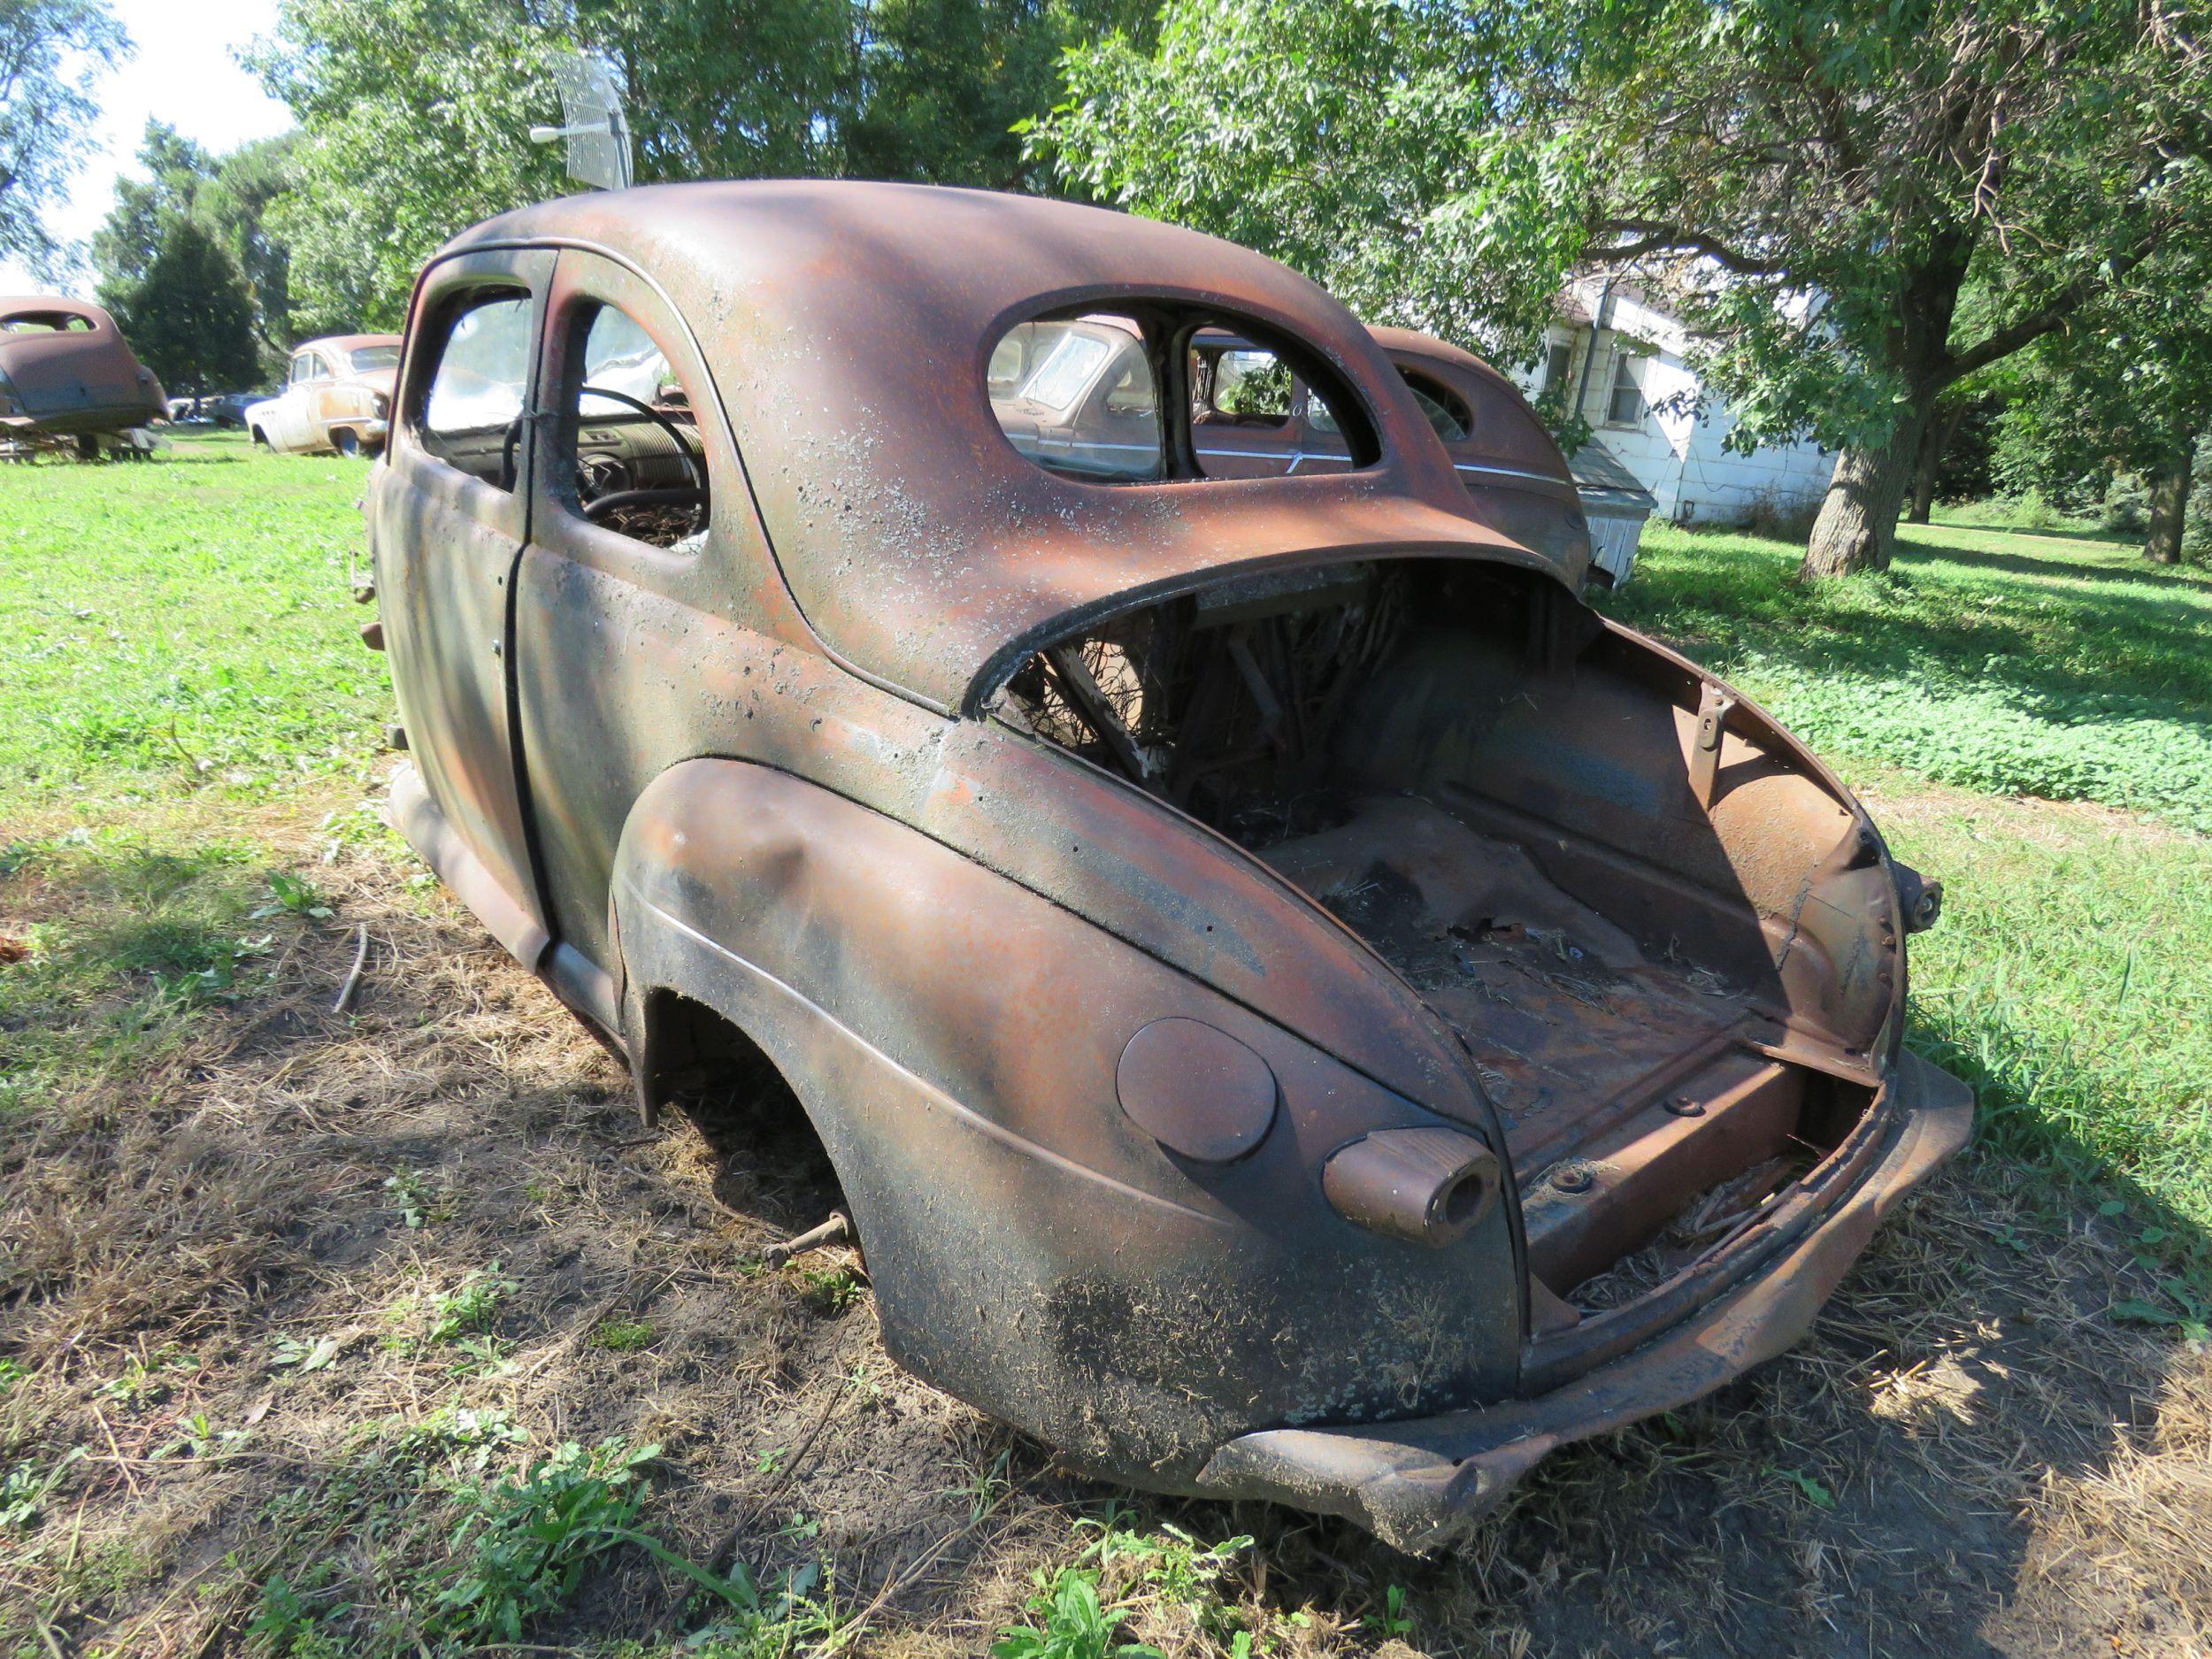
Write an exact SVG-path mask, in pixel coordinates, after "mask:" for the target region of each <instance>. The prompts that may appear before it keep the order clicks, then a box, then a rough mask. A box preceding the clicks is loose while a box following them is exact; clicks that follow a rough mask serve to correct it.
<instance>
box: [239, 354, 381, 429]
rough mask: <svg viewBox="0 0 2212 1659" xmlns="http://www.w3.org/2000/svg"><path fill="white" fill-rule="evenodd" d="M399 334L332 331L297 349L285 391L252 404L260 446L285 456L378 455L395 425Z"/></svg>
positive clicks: (251, 422)
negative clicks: (392, 420)
mask: <svg viewBox="0 0 2212 1659" xmlns="http://www.w3.org/2000/svg"><path fill="white" fill-rule="evenodd" d="M399 346H400V337H399V336H398V335H397V334H331V335H328V336H326V338H324V339H321V340H310V341H307V342H304V343H303V344H300V345H296V346H294V347H293V348H292V358H291V363H290V365H289V366H288V368H287V370H286V372H285V381H284V388H283V390H281V391H280V392H279V393H277V395H276V396H273V397H269V398H265V399H263V400H262V401H261V402H259V403H250V404H248V405H247V407H246V410H245V415H244V425H245V427H246V431H247V433H248V434H249V435H250V437H251V438H252V439H253V441H254V442H256V443H258V444H264V445H266V446H267V447H268V448H269V449H273V450H275V451H276V452H277V453H278V454H280V455H327V454H329V453H331V452H332V451H334V450H335V451H336V452H337V453H338V454H340V455H373V454H375V453H376V452H377V451H378V450H379V449H382V448H383V447H384V436H385V433H386V431H387V430H388V426H389V425H390V411H391V403H392V382H393V380H394V377H395V376H396V374H397V373H398V369H399Z"/></svg>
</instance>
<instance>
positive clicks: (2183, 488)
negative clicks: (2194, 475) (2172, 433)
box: [2143, 444, 2194, 565]
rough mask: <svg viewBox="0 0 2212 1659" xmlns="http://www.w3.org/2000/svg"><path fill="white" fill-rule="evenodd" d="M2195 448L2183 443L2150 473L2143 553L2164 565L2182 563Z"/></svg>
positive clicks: (2144, 555)
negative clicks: (2148, 515) (2148, 522)
mask: <svg viewBox="0 0 2212 1659" xmlns="http://www.w3.org/2000/svg"><path fill="white" fill-rule="evenodd" d="M2192 449H2193V446H2192V445H2187V444H2185V445H2183V446H2182V448H2181V449H2178V450H2177V451H2176V452H2175V455H2174V457H2173V459H2172V460H2170V462H2168V463H2167V464H2166V465H2164V466H2162V467H2161V468H2160V469H2159V470H2158V471H2157V472H2154V473H2153V474H2152V475H2151V527H2150V534H2148V535H2147V537H2146V538H2145V540H2144V542H2143V557H2145V558H2147V559H2154V560H2155V561H2157V562H2158V563H2159V564H2161V565H2178V564H2180V563H2181V534H2182V530H2183V528H2184V526H2185V523H2186V521H2187V518H2188V515H2189V473H2190V464H2191V462H2192V461H2193V459H2194V457H2193V455H2192V453H2191V450H2192Z"/></svg>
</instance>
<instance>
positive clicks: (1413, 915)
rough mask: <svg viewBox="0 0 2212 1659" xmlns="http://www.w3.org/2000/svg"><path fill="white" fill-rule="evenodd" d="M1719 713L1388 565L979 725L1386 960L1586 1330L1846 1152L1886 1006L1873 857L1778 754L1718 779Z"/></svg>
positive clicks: (1028, 673) (1887, 959) (1523, 609)
mask: <svg viewBox="0 0 2212 1659" xmlns="http://www.w3.org/2000/svg"><path fill="white" fill-rule="evenodd" d="M1707 696H1708V694H1707V692H1706V690H1705V687H1704V682H1701V681H1700V680H1697V679H1696V678H1695V677H1694V676H1693V675H1690V674H1688V673H1686V672H1684V671H1683V670H1681V669H1679V668H1678V667H1676V666H1675V665H1674V664H1671V663H1669V662H1667V661H1666V660H1665V659H1664V658H1663V657H1658V656H1656V655H1655V653H1653V652H1651V651H1650V650H1649V649H1647V648H1646V647H1644V646H1643V645H1641V644H1640V642H1638V641H1633V640H1632V639H1625V638H1624V637H1622V636H1620V635H1618V634H1610V633H1609V632H1607V631H1606V630H1604V628H1603V627H1602V626H1601V624H1600V623H1599V622H1598V620H1597V619H1596V618H1595V617H1594V615H1593V614H1592V613H1590V612H1589V611H1586V609H1584V608H1583V607H1582V606H1580V605H1579V604H1578V603H1576V602H1575V601H1574V600H1573V599H1572V598H1571V596H1570V595H1567V594H1566V593H1565V592H1564V591H1563V590H1562V589H1560V588H1557V586H1556V585H1555V583H1552V582H1551V581H1549V580H1548V579H1546V578H1543V577H1541V576H1539V575H1536V574H1533V573H1532V572H1522V571H1517V570H1512V569H1509V568H1506V567H1502V566H1495V565H1481V564H1477V563H1473V562H1469V561H1456V562H1449V563H1446V562H1439V561H1422V560H1403V561H1397V560H1385V561H1376V562H1371V563H1363V564H1354V565H1336V566H1331V567H1326V568H1322V569H1318V570H1314V569H1307V570H1299V571H1291V572H1281V573H1277V574H1268V575H1262V576H1257V577H1253V578H1248V579H1246V580H1240V581H1235V582H1230V583H1224V584H1220V585H1218V586H1216V587H1214V588H1208V589H1205V590H1203V591H1202V592H1200V593H1198V594H1196V595H1188V596H1185V597H1180V598H1177V599H1172V600H1169V601H1165V602H1163V603H1155V604H1151V605H1147V606H1143V607H1141V608H1139V609H1135V610H1133V611H1127V612H1125V613H1123V614H1121V615H1119V616H1117V617H1113V618H1109V619H1108V620H1106V621H1104V622H1102V623H1100V624H1098V625H1096V626H1093V627H1092V628H1090V629H1089V630H1088V631H1087V632H1085V633H1083V634H1079V635H1076V636H1074V637H1071V638H1069V639H1066V640H1064V641H1059V642H1056V643H1055V644H1053V645H1051V646H1049V647H1048V648H1046V649H1043V650H1041V651H1039V652H1038V653H1036V654H1035V655H1034V656H1033V657H1030V658H1029V659H1028V660H1027V661H1026V662H1025V663H1024V664H1022V665H1021V666H1020V668H1019V669H1018V671H1017V672H1015V673H1014V674H1013V675H1012V676H1010V678H1009V679H1008V680H1007V681H1006V682H1005V684H1004V686H1003V687H1002V690H1001V692H1000V693H999V695H998V696H997V698H996V699H995V703H994V704H993V710H994V713H995V715H996V716H997V718H1000V719H1002V721H1004V722H1005V723H1007V724H1009V725H1011V726H1015V727H1017V728H1018V729H1021V730H1024V731H1026V732H1028V733H1031V734H1032V735H1033V736H1034V737H1036V738H1038V739H1041V740H1042V741H1046V742H1048V743H1051V744H1053V745H1055V746H1056V747H1058V748H1060V749H1064V750H1066V751H1068V752H1069V753H1071V754H1072V755H1075V756H1078V757H1081V758H1082V759H1084V760H1087V761H1089V762H1091V763H1093V764H1096V765H1098V766H1100V767H1102V768H1103V769H1105V770H1107V771H1109V772H1114V773H1116V774H1118V776H1120V777H1122V778H1124V779H1125V780H1127V781H1129V782H1130V783H1132V784H1133V785H1135V786H1136V787H1140V788H1142V789H1144V790H1146V791H1148V793H1150V794H1152V795H1156V796H1158V797H1160V798H1161V799H1163V800H1164V801H1166V802H1168V803H1171V804H1172V805H1174V806H1175V807H1177V808H1179V809H1180V810H1183V811H1186V812H1187V813H1189V814H1190V815H1191V816H1192V817H1194V818H1197V819H1198V820H1200V821H1201V822H1202V823H1204V824H1206V825H1208V826H1210V827H1212V828H1214V829H1216V830H1217V831H1219V832H1220V833H1223V834H1225V835H1226V836H1228V837H1229V838H1230V839H1232V840H1233V841H1236V842H1238V843H1239V844H1240V846H1242V847H1244V848H1245V849H1248V851H1250V852H1252V853H1253V854H1255V855H1256V856H1258V857H1259V858H1260V859H1261V860H1263V862H1265V863H1266V864H1269V865H1271V867H1272V868H1273V869H1274V870H1275V871H1276V872H1278V873H1279V874H1280V875H1282V876H1283V877H1284V878H1285V879H1287V880H1288V881H1289V882H1291V883H1292V884H1293V885H1294V886H1295V887H1299V888H1300V889H1302V891H1304V892H1305V893H1306V894H1307V895H1309V896H1310V897H1311V898H1312V899H1313V900H1314V901H1315V902H1317V903H1318V904H1320V905H1321V906H1323V907H1324V908H1325V909H1326V910H1330V911H1331V912H1332V913H1333V915H1335V916H1336V917H1337V918H1338V919H1339V920H1340V921H1341V922H1342V923H1343V924H1344V925H1345V926H1347V927H1348V928H1350V929H1351V930H1352V931H1353V932H1354V933H1357V934H1358V935H1360V937H1361V938H1363V940H1365V941H1367V943H1368V944H1369V945H1370V946H1371V947H1372V948H1373V949H1375V950H1376V951H1377V952H1378V954H1379V955H1380V956H1382V957H1384V958H1385V959H1386V961H1387V962H1389V963H1390V964H1391V965H1392V966H1393V967H1394V968H1395V969H1396V970H1397V972H1399V974H1400V975H1401V976H1402V978H1403V979H1405V981H1406V982H1407V983H1408V984H1409V986H1410V987H1412V988H1413V990H1414V991H1415V992H1416V993H1417V994H1418V995H1420V997H1421V998H1422V999H1423V1001H1424V1002H1425V1003H1426V1005H1427V1006H1428V1008H1429V1009H1430V1010H1431V1011H1432V1013H1433V1014H1434V1015H1435V1017H1436V1018H1438V1019H1440V1021H1441V1022H1442V1023H1443V1024H1444V1025H1448V1027H1449V1028H1450V1029H1451V1030H1452V1031H1453V1032H1454V1033H1455V1034H1456V1035H1457V1037H1458V1038H1459V1040H1460V1041H1462V1042H1463V1044H1464V1045H1465V1047H1466V1049H1467V1051H1468V1053H1469V1054H1470V1055H1471V1056H1472V1058H1473V1060H1474V1063H1475V1064H1476V1066H1477V1068H1478V1071H1479V1075H1480V1076H1481V1078H1482V1079H1483V1082H1484V1086H1485V1088H1486V1092H1487V1093H1488V1094H1489V1095H1490V1097H1491V1100H1492V1102H1493V1103H1494V1106H1495V1108H1496V1110H1497V1111H1498V1113H1499V1117H1500V1119H1501V1122H1502V1125H1503V1127H1504V1130H1505V1139H1506V1147H1505V1151H1506V1153H1507V1156H1508V1157H1509V1161H1510V1162H1511V1164H1512V1165H1513V1169H1514V1171H1515V1175H1516V1178H1517V1182H1518V1185H1519V1188H1520V1191H1521V1194H1522V1199H1523V1210H1524V1217H1525V1223H1526V1228H1527V1236H1528V1242H1529V1258H1530V1264H1531V1269H1532V1272H1533V1273H1534V1275H1535V1276H1536V1278H1537V1279H1539V1280H1540V1282H1541V1283H1542V1284H1543V1285H1544V1286H1545V1287H1546V1288H1547V1289H1548V1290H1549V1291H1551V1292H1552V1293H1553V1294H1555V1296H1556V1297H1559V1298H1563V1299H1565V1300H1566V1301H1567V1302H1570V1303H1571V1304H1572V1305H1573V1306H1574V1307H1576V1308H1577V1309H1578V1310H1580V1311H1581V1312H1584V1313H1596V1312H1599V1311H1602V1310H1606V1309H1609V1308H1612V1307H1616V1306H1619V1305H1622V1304H1624V1303H1625V1302H1632V1301H1633V1300H1635V1299H1636V1298H1637V1297H1638V1296H1640V1295H1641V1294H1645V1293H1646V1292H1647V1291H1648V1290H1649V1289H1651V1288H1652V1287H1654V1286H1656V1285H1657V1284H1659V1283H1660V1282H1662V1281H1663V1279H1666V1278H1668V1277H1670V1276H1671V1275H1672V1274H1673V1273H1674V1272H1676V1271H1679V1270H1680V1268H1682V1267H1683V1266H1684V1265H1686V1263H1688V1262H1690V1261H1692V1260H1694V1259H1696V1258H1697V1257H1698V1256H1701V1255H1704V1254H1707V1253H1709V1252H1710V1251H1712V1250H1714V1249H1716V1248H1719V1247H1721V1246H1723V1245H1724V1244H1725V1243H1727V1242H1728V1241H1729V1240H1731V1239H1732V1238H1733V1237H1735V1236H1737V1235H1738V1234H1739V1233H1740V1232H1741V1231H1742V1229H1743V1228H1744V1227H1746V1226H1747V1225H1752V1223H1753V1222H1754V1221H1755V1219H1756V1217H1758V1216H1759V1215H1760V1214H1762V1213H1763V1212H1764V1210H1765V1209H1766V1208H1768V1207H1770V1206H1771V1204H1772V1203H1773V1202H1775V1200H1776V1197H1777V1195H1778V1194H1784V1193H1786V1192H1787V1191H1788V1190H1790V1189H1791V1188H1792V1187H1793V1186H1794V1185H1795V1184H1796V1183H1797V1182H1798V1181H1799V1180H1800V1179H1801V1178H1802V1176H1803V1175H1804V1173H1805V1172H1806V1171H1808V1170H1809V1169H1811V1168H1813V1167H1814V1166H1815V1165H1816V1164H1819V1163H1820V1162H1821V1160H1823V1159H1824V1158H1825V1157H1827V1156H1829V1155H1830V1153H1831V1152H1832V1150H1833V1149H1834V1148H1836V1147H1837V1146H1838V1145H1839V1142H1840V1141H1842V1139H1843V1138H1844V1137H1845V1135H1847V1133H1848V1132H1849V1130H1850V1129H1851V1127H1852V1126H1853V1125H1855V1124H1856V1123H1857V1122H1858V1121H1859V1120H1860V1118H1862V1117H1863V1115H1864V1113H1865V1111H1866V1110H1867V1108H1868V1106H1869V1105H1870V1102H1871V1099H1872V1094H1871V1091H1870V1088H1869V1087H1866V1086H1865V1085H1863V1084H1862V1083H1857V1082H1853V1081H1848V1080H1847V1077H1848V1076H1849V1075H1850V1074H1851V1073H1852V1072H1854V1071H1857V1072H1859V1073H1861V1074H1863V1073H1864V1071H1865V1064H1864V1063H1865V1056H1867V1054H1868V1053H1869V1052H1870V1050H1871V1049H1872V1048H1873V1045H1874V1043H1875V1042H1876V1041H1877V1038H1878V1034H1879V1033H1880V1032H1881V1031H1882V1029H1883V1028H1884V1026H1885V1023H1886V1019H1887V1018H1888V1017H1889V1013H1890V1006H1891V1001H1892V999H1891V996H1890V992H1889V980H1890V979H1891V977H1892V972H1893V960H1894V956H1895V942H1896V941H1895V938H1894V935H1893V931H1892V929H1893V926H1894V924H1893V921H1892V920H1889V919H1886V918H1890V917H1892V915H1893V911H1892V910H1891V909H1890V908H1889V904H1890V902H1891V900H1890V898H1886V897H1885V895H1886V894H1887V893H1888V888H1889V878H1888V875H1887V872H1886V870H1885V869H1884V868H1883V867H1882V866H1881V865H1880V864H1879V861H1878V858H1877V857H1876V856H1874V851H1873V846H1872V843H1870V842H1869V843H1866V844H1864V845H1863V844H1862V842H1861V840H1860V837H1859V834H1858V827H1857V823H1856V820H1855V818H1853V817H1852V815H1851V814H1850V813H1849V812H1848V811H1847V810H1846V809H1845V808H1844V807H1843V806H1842V805H1841V804H1840V803H1839V802H1838V801H1837V800H1836V799H1835V798H1834V796H1833V795H1831V794H1830V793H1829V792H1828V790H1827V788H1826V787H1825V786H1824V785H1823V784H1822V783H1820V782H1819V781H1818V780H1816V779H1813V778H1810V777H1809V776H1807V775H1805V774H1804V772H1802V771H1801V768H1800V766H1799V765H1798V764H1797V763H1796V762H1795V760H1794V759H1793V754H1792V752H1791V751H1790V750H1789V749H1787V748H1786V746H1785V745H1782V744H1780V743H1778V742H1775V741H1771V739H1770V737H1769V736H1768V735H1767V733H1765V730H1764V728H1763V726H1754V725H1753V724H1752V723H1750V722H1748V721H1744V722H1740V725H1739V726H1736V727H1733V728H1732V727H1730V726H1728V725H1727V724H1726V722H1725V718H1723V720H1722V723H1721V725H1720V728H1719V732H1718V738H1717V746H1716V748H1715V749H1713V751H1712V753H1711V757H1710V758H1709V760H1706V759H1702V758H1701V757H1700V751H1699V742H1698V732H1699V728H1700V720H1701V713H1703V712H1706V711H1707ZM1892 897H1893V895H1892Z"/></svg>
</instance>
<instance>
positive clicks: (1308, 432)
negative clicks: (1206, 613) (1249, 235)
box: [984, 303, 1379, 484]
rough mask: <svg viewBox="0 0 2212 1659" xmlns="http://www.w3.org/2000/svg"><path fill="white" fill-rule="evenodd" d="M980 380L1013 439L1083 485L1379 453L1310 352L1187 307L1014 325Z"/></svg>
mask: <svg viewBox="0 0 2212 1659" xmlns="http://www.w3.org/2000/svg"><path fill="white" fill-rule="evenodd" d="M984 380H985V387H986V390H987V395H988V396H989V398H990V401H991V412H992V414H993V415H994V416H995V418H996V419H997V421H998V424H999V429H1000V431H1002V432H1003V433H1004V434H1006V437H1007V440H1008V442H1010V443H1011V444H1012V445H1013V446H1014V448H1015V449H1018V451H1020V452H1021V453H1022V454H1023V455H1024V456H1025V457H1028V458H1029V459H1030V460H1032V461H1033V462H1035V463H1036V464H1037V465H1039V466H1041V467H1043V468H1044V469H1045V470H1046V471H1048V472H1055V473H1057V474H1059V475H1060V476H1061V477H1064V478H1072V479H1079V480H1084V481H1086V482H1089V483H1104V484H1122V483H1149V482H1163V481H1171V480H1172V481H1180V480H1190V479H1201V478H1206V479H1248V478H1268V477H1277V478H1279V477H1284V476H1287V475H1289V474H1293V473H1301V474H1302V473H1308V472H1343V471H1345V470H1347V469H1348V468H1350V467H1353V466H1365V465H1371V464H1372V463H1373V462H1374V461H1376V460H1377V459H1379V444H1378V443H1377V442H1376V438H1375V434H1374V431H1373V428H1372V426H1371V424H1370V423H1369V421H1368V420H1367V419H1366V417H1365V413H1364V411H1363V410H1361V409H1360V408H1358V407H1357V406H1356V404H1353V403H1351V402H1350V400H1349V398H1348V394H1346V393H1344V392H1343V391H1342V390H1341V388H1340V383H1339V381H1338V378H1337V375H1336V373H1335V372H1334V371H1333V369H1331V368H1329V367H1328V365H1326V364H1325V362H1324V361H1323V360H1321V359H1320V358H1319V357H1317V355H1316V354H1314V353H1312V352H1311V351H1310V350H1308V349H1304V348H1302V347H1301V346H1300V345H1299V343H1298V342H1296V341H1294V340H1290V339H1285V338H1279V337H1277V336H1276V335H1275V334H1273V332H1272V331H1271V330H1268V329H1265V328H1263V327H1254V326H1246V325H1244V324H1242V323H1241V322H1239V321H1238V320H1236V319H1231V318H1227V317H1224V316H1221V315H1220V314H1218V313H1209V312H1206V311H1199V310H1196V309H1195V308H1192V307H1187V306H1182V305H1177V304H1168V303H1162V304H1150V303H1142V304H1133V305H1131V306H1130V307H1129V308H1128V309H1127V310H1125V311H1094V310H1088V309H1086V310H1080V311H1077V310H1071V311H1068V312H1066V313H1064V314H1062V315H1059V316H1054V317H1042V318H1036V319H1031V320H1029V321H1026V322H1021V323H1017V324H1015V325H1014V326H1012V327H1010V328H1009V329H1008V330H1007V331H1006V333H1005V334H1002V335H1001V336H1000V337H999V339H998V340H997V342H995V344H994V345H993V346H992V349H991V354H990V357H988V358H987V361H986V365H985V370H984Z"/></svg>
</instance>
